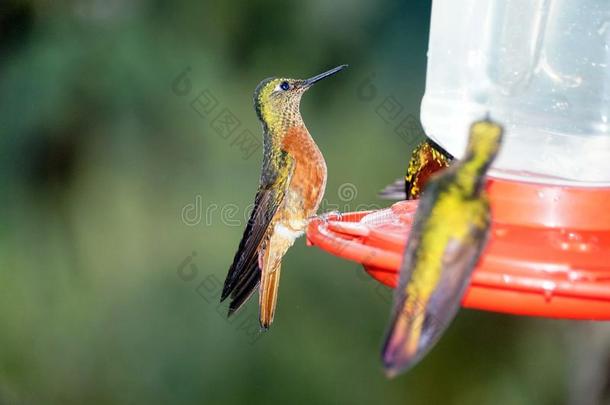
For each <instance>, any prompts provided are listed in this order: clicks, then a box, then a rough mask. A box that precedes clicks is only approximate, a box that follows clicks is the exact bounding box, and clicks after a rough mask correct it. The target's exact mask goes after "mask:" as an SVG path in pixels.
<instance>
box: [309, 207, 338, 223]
mask: <svg viewBox="0 0 610 405" xmlns="http://www.w3.org/2000/svg"><path fill="white" fill-rule="evenodd" d="M341 216H342V214H341V213H340V212H339V211H337V210H333V211H328V212H325V213H323V214H320V215H313V216H311V217H309V219H310V220H312V219H319V220H321V221H323V222H324V223H328V221H341Z"/></svg>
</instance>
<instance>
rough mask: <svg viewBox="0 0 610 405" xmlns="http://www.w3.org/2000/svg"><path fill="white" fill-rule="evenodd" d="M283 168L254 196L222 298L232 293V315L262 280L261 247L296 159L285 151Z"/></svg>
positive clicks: (286, 186) (265, 182) (286, 187)
mask: <svg viewBox="0 0 610 405" xmlns="http://www.w3.org/2000/svg"><path fill="white" fill-rule="evenodd" d="M282 157H283V158H282V166H283V167H282V168H281V169H280V170H279V171H277V172H276V173H273V175H272V176H270V179H269V180H267V181H263V182H262V184H261V186H260V187H259V190H258V192H257V194H256V197H255V199H254V208H253V210H252V214H251V215H250V219H249V220H248V224H247V225H246V229H245V230H244V234H243V236H242V239H241V241H240V242H239V247H238V249H237V252H236V253H235V257H234V258H233V264H232V265H231V267H230V268H229V272H228V274H227V278H226V279H225V283H224V287H223V290H222V295H221V297H220V301H221V302H222V301H224V300H225V299H226V298H227V297H229V296H231V303H230V304H229V316H230V315H231V314H233V313H234V312H235V311H237V310H238V309H239V308H240V307H241V306H242V305H243V304H244V303H245V302H246V301H247V300H248V298H250V296H251V295H252V293H253V292H254V290H255V289H256V287H257V286H258V283H259V282H260V277H261V269H260V266H259V260H258V256H259V248H260V247H261V245H262V244H264V242H265V238H266V235H267V230H268V228H269V225H270V224H271V221H272V219H273V216H274V215H275V213H276V212H277V210H278V208H279V206H280V205H281V204H282V202H283V201H284V197H285V195H286V190H287V189H288V185H289V184H290V179H291V177H292V173H293V171H294V159H293V158H292V157H291V156H290V155H288V154H287V153H284V154H283V156H282Z"/></svg>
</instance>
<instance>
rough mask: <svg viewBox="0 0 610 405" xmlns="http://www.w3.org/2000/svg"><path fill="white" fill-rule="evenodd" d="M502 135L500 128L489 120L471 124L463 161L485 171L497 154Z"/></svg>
mask: <svg viewBox="0 0 610 405" xmlns="http://www.w3.org/2000/svg"><path fill="white" fill-rule="evenodd" d="M502 133H503V130H502V127H501V126H500V125H498V124H497V123H495V122H493V121H490V120H489V119H485V120H482V121H477V122H475V123H473V124H472V126H471V127H470V137H469V138H468V146H467V148H466V156H465V160H470V161H473V163H475V166H478V167H481V168H482V169H483V170H487V168H488V167H489V166H490V165H491V163H492V162H493V160H494V159H495V157H496V155H497V154H498V150H499V149H500V144H501V143H502Z"/></svg>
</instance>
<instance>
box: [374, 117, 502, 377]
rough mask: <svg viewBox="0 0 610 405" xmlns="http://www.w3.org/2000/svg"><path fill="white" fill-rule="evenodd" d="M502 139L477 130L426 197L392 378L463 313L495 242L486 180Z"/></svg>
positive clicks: (401, 300)
mask: <svg viewBox="0 0 610 405" xmlns="http://www.w3.org/2000/svg"><path fill="white" fill-rule="evenodd" d="M502 133H503V130H502V127H501V126H500V125H498V124H496V123H494V122H492V121H490V120H489V119H485V120H482V121H477V122H475V123H474V124H472V126H471V128H470V136H469V140H468V145H467V147H466V153H465V155H464V158H463V159H462V160H459V161H455V162H454V163H453V164H452V165H451V166H449V167H448V168H447V169H444V170H442V171H440V172H438V173H437V174H436V175H434V176H433V177H432V178H431V179H430V180H429V181H428V183H427V184H426V186H425V188H424V191H423V192H422V195H421V197H420V200H419V205H418V207H417V211H416V213H415V219H414V221H413V226H412V228H411V231H410V235H409V238H408V241H407V246H406V248H405V251H404V254H403V261H402V264H401V267H400V279H399V284H398V287H397V288H396V290H395V291H394V308H393V312H392V317H391V324H390V328H389V331H388V333H387V337H386V340H385V344H384V346H383V350H382V361H383V364H384V368H385V370H386V374H387V375H388V376H390V377H392V376H395V375H397V374H398V373H400V372H402V371H406V370H407V369H409V368H410V367H412V366H413V365H415V364H416V363H417V362H418V361H419V360H420V359H421V358H422V357H423V356H424V355H425V354H427V353H428V351H429V350H430V349H431V348H432V347H433V346H434V345H435V344H436V342H437V341H438V340H439V338H440V337H441V335H442V334H443V333H444V331H445V330H446V329H447V327H448V326H449V324H450V323H451V321H452V320H453V318H454V317H455V315H456V313H457V311H458V309H459V307H460V304H461V301H462V298H463V296H464V294H465V292H466V289H467V287H468V284H469V283H470V276H471V273H472V270H473V269H474V267H475V265H476V263H477V261H478V259H479V256H480V255H481V252H482V251H483V249H484V248H485V245H486V243H487V239H488V235H489V228H490V223H491V213H490V207H489V199H488V197H487V194H486V192H485V190H484V189H483V186H484V183H485V182H484V178H485V174H486V172H487V170H488V168H489V167H490V165H491V163H492V162H493V160H494V158H495V157H496V155H497V153H498V150H499V148H500V144H501V141H502Z"/></svg>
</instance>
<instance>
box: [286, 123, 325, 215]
mask: <svg viewBox="0 0 610 405" xmlns="http://www.w3.org/2000/svg"><path fill="white" fill-rule="evenodd" d="M282 149H283V150H284V151H286V152H287V153H288V154H290V156H292V157H293V158H294V159H295V162H296V165H295V168H294V173H293V174H292V179H291V181H290V185H289V190H290V191H294V192H296V193H297V194H298V195H300V196H302V201H301V204H302V208H303V209H304V210H305V216H306V217H308V216H311V215H313V214H315V212H316V211H317V209H318V205H320V201H321V200H322V196H323V194H324V188H325V187H326V162H324V157H323V156H322V153H321V152H320V150H319V149H318V147H317V145H316V143H315V142H314V140H313V138H312V137H311V135H309V131H307V128H305V127H304V126H303V127H293V128H290V129H289V130H288V131H287V133H286V135H285V136H284V139H283V142H282Z"/></svg>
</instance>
